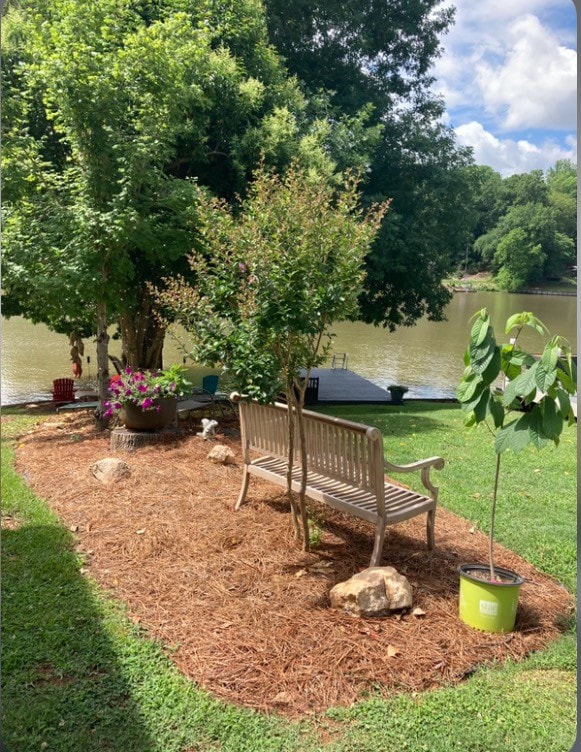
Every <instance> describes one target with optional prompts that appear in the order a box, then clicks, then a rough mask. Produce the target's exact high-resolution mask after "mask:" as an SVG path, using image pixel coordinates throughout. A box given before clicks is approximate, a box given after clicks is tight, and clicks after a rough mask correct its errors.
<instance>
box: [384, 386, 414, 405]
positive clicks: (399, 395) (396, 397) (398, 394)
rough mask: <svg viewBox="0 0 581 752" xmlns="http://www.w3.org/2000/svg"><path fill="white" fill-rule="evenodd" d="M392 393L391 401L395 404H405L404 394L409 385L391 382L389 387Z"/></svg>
mask: <svg viewBox="0 0 581 752" xmlns="http://www.w3.org/2000/svg"><path fill="white" fill-rule="evenodd" d="M387 389H388V391H389V393H390V394H391V401H392V403H393V404H394V405H403V396H404V394H405V393H406V392H408V391H409V389H408V387H407V386H401V384H390V385H389V386H388V387H387Z"/></svg>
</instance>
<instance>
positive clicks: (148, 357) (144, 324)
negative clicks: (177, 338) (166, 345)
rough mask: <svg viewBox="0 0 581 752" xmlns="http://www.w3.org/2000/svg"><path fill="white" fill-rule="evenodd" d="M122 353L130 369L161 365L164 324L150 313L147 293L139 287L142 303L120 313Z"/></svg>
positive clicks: (155, 367)
mask: <svg viewBox="0 0 581 752" xmlns="http://www.w3.org/2000/svg"><path fill="white" fill-rule="evenodd" d="M119 328H120V330H121V341H122V347H123V356H124V359H125V360H126V362H127V365H128V366H130V367H131V368H133V369H149V370H156V369H158V368H162V367H163V364H162V351H163V342H164V338H165V326H163V324H161V323H160V322H159V321H158V319H157V318H156V316H155V315H154V312H153V301H152V299H151V296H150V295H149V293H148V292H147V291H145V290H142V295H141V305H140V307H139V309H138V310H136V311H126V312H125V313H122V314H121V315H120V316H119Z"/></svg>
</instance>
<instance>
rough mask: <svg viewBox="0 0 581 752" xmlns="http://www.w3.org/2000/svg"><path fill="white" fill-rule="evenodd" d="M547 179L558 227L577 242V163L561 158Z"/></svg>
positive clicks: (550, 170) (551, 169) (551, 204)
mask: <svg viewBox="0 0 581 752" xmlns="http://www.w3.org/2000/svg"><path fill="white" fill-rule="evenodd" d="M546 181H547V187H548V189H549V204H550V206H552V208H553V209H554V211H555V221H556V223H557V229H558V230H559V232H562V233H564V234H565V235H567V237H569V238H571V240H573V242H574V243H575V244H577V165H575V164H573V163H572V162H571V161H570V160H569V159H560V160H559V161H558V162H556V164H555V165H554V166H553V167H551V168H550V169H549V170H548V171H547V175H546Z"/></svg>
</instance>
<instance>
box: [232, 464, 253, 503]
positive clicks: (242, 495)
mask: <svg viewBox="0 0 581 752" xmlns="http://www.w3.org/2000/svg"><path fill="white" fill-rule="evenodd" d="M249 481H250V474H249V472H248V468H247V467H246V465H244V471H243V475H242V488H241V489H240V494H239V496H238V501H237V502H236V506H235V507H234V511H236V510H237V509H240V507H241V506H242V503H243V502H244V498H245V496H246V492H247V491H248V483H249Z"/></svg>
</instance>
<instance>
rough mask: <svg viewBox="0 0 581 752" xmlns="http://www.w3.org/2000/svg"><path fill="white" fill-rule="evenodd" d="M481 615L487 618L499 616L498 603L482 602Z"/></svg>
mask: <svg viewBox="0 0 581 752" xmlns="http://www.w3.org/2000/svg"><path fill="white" fill-rule="evenodd" d="M480 613H481V614H485V615H486V616H498V603H495V602H493V601H480Z"/></svg>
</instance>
